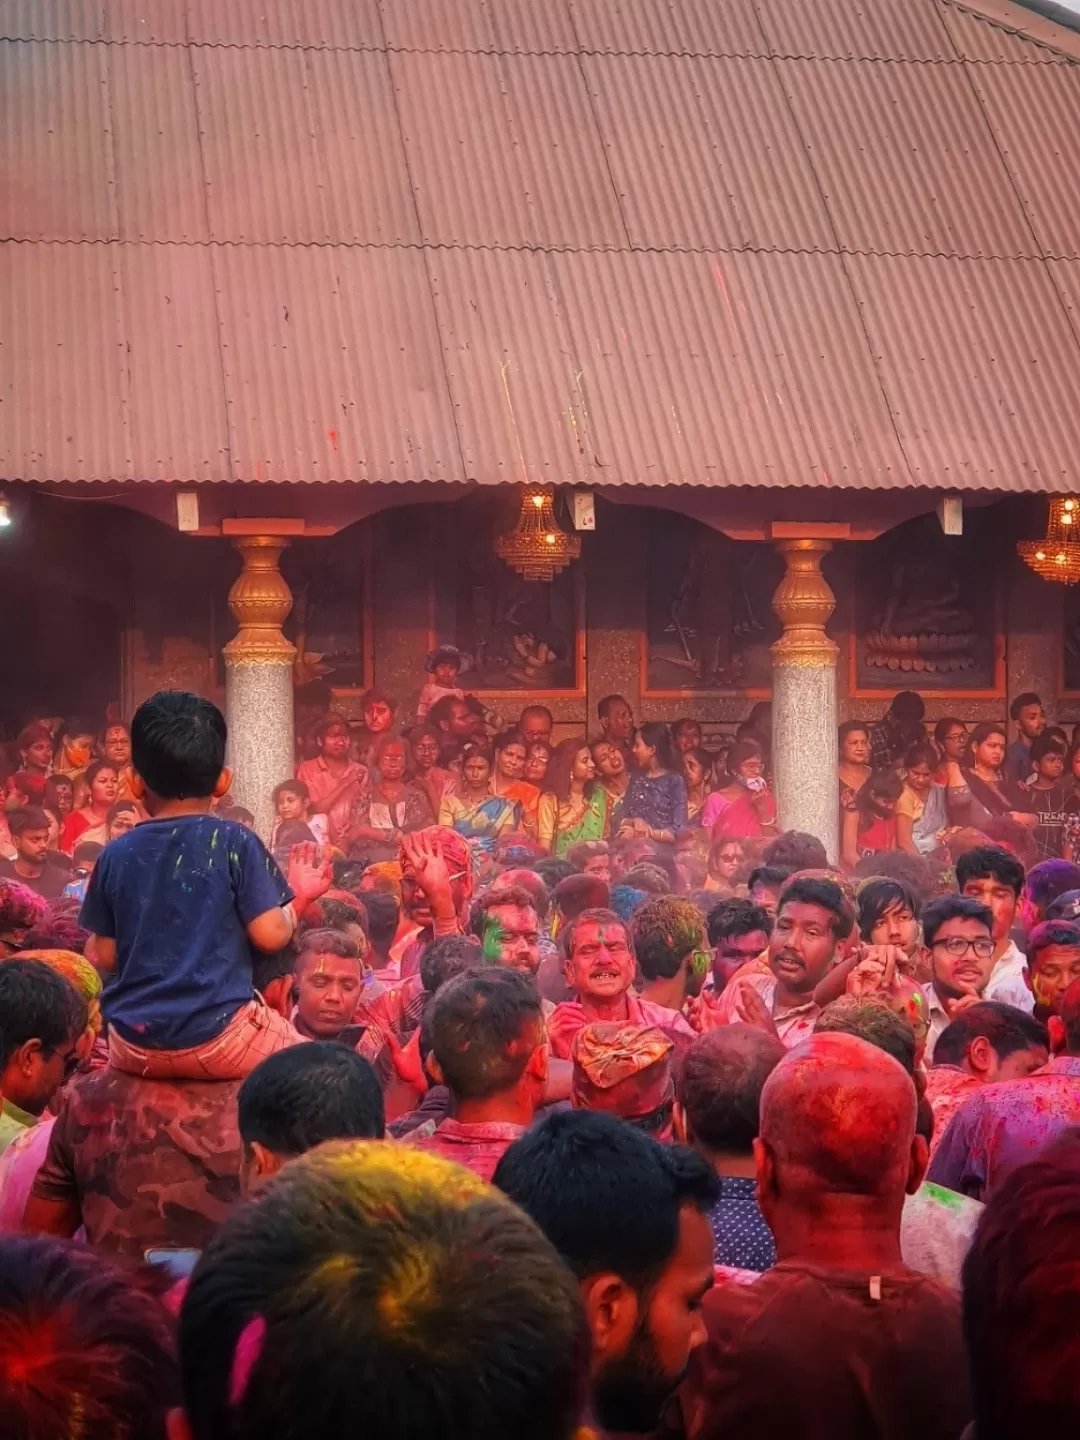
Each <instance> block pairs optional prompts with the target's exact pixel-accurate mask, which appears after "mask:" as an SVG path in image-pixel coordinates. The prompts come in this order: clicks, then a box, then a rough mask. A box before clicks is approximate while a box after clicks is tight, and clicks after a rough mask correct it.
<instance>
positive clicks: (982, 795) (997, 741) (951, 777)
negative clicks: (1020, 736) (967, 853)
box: [945, 720, 1038, 830]
mask: <svg viewBox="0 0 1080 1440" xmlns="http://www.w3.org/2000/svg"><path fill="white" fill-rule="evenodd" d="M1008 745H1009V737H1008V734H1007V732H1006V730H1005V727H1004V725H999V724H998V723H997V722H996V721H994V720H986V721H984V722H983V723H982V724H981V725H976V726H975V728H974V730H972V732H971V734H970V735H969V736H968V742H967V749H966V751H965V752H964V760H963V763H962V764H957V763H956V761H955V760H949V761H948V762H947V763H946V777H947V779H946V787H945V799H946V802H947V804H948V809H949V824H950V825H965V826H970V827H972V828H974V829H976V830H982V829H984V828H985V826H986V824H987V822H988V821H990V820H994V819H997V818H998V817H999V816H1002V815H1007V816H1008V817H1009V818H1010V819H1012V820H1015V821H1016V822H1017V824H1019V825H1023V826H1024V827H1025V828H1026V829H1028V830H1032V829H1034V828H1035V826H1036V824H1037V823H1038V816H1037V815H1035V814H1034V812H1033V811H1032V809H1031V802H1030V800H1028V799H1027V798H1026V796H1024V795H1023V793H1022V792H1021V791H1019V790H1015V789H1014V787H1013V786H1012V784H1011V783H1010V782H1009V781H1008V780H1006V779H1005V777H1004V776H1003V774H1002V768H1001V767H1002V766H1003V765H1004V763H1005V752H1006V750H1007V749H1008Z"/></svg>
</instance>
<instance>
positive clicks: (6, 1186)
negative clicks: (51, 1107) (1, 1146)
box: [0, 1115, 56, 1235]
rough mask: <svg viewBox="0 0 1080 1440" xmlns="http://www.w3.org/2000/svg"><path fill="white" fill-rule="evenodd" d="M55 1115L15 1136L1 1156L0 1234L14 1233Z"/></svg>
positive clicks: (54, 1121) (40, 1162)
mask: <svg viewBox="0 0 1080 1440" xmlns="http://www.w3.org/2000/svg"><path fill="white" fill-rule="evenodd" d="M55 1124H56V1117H55V1116H53V1115H49V1116H47V1117H46V1118H45V1119H44V1120H40V1121H39V1122H38V1123H37V1124H36V1125H31V1126H30V1128H29V1129H28V1130H24V1131H23V1133H22V1134H21V1135H16V1137H15V1139H14V1140H12V1142H11V1144H10V1145H8V1146H7V1148H6V1149H5V1150H4V1153H3V1155H0V1235H17V1234H18V1233H19V1231H20V1230H21V1229H22V1218H23V1211H24V1210H25V1209H26V1202H27V1200H28V1199H29V1198H30V1188H31V1186H32V1185H33V1183H34V1177H35V1176H36V1175H37V1173H38V1171H39V1170H40V1169H41V1166H42V1164H43V1162H44V1160H45V1152H46V1151H47V1150H48V1148H49V1136H50V1135H51V1134H52V1128H53V1126H54V1125H55Z"/></svg>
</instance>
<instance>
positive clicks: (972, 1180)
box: [929, 1055, 1080, 1201]
mask: <svg viewBox="0 0 1080 1440" xmlns="http://www.w3.org/2000/svg"><path fill="white" fill-rule="evenodd" d="M1072 1125H1080V1055H1059V1056H1058V1057H1057V1058H1056V1059H1054V1060H1051V1061H1050V1063H1049V1065H1045V1066H1044V1067H1043V1068H1042V1069H1041V1070H1036V1071H1035V1073H1034V1074H1033V1075H1027V1076H1025V1077H1024V1078H1023V1079H1022V1080H1006V1081H1004V1082H1002V1083H1001V1084H998V1085H983V1086H982V1087H981V1088H980V1089H979V1090H978V1091H977V1092H976V1093H975V1094H974V1095H973V1096H972V1097H971V1099H970V1100H969V1101H968V1102H967V1104H966V1105H964V1106H963V1107H962V1108H961V1109H960V1110H958V1111H957V1113H956V1115H954V1116H953V1119H952V1121H951V1123H950V1125H949V1128H948V1129H947V1130H946V1131H945V1134H944V1136H943V1137H942V1140H941V1144H940V1145H939V1146H938V1148H937V1150H936V1151H935V1152H934V1158H933V1159H932V1160H931V1162H930V1172H929V1179H931V1180H933V1181H934V1182H935V1184H937V1185H944V1186H946V1187H947V1188H948V1189H949V1190H958V1191H959V1192H960V1193H961V1194H962V1195H970V1196H972V1197H973V1198H974V1199H976V1200H983V1201H985V1200H988V1199H989V1198H990V1195H991V1193H992V1191H993V1188H994V1186H995V1185H999V1184H1000V1183H1001V1181H1002V1180H1003V1179H1004V1178H1005V1176H1006V1175H1007V1174H1008V1173H1009V1172H1010V1171H1011V1170H1015V1169H1016V1167H1017V1166H1018V1165H1025V1164H1027V1162H1028V1161H1029V1160H1034V1159H1035V1158H1036V1156H1037V1155H1038V1154H1039V1152H1040V1151H1041V1150H1043V1149H1045V1147H1046V1146H1047V1145H1049V1144H1050V1143H1051V1141H1053V1140H1056V1139H1057V1137H1058V1136H1059V1135H1060V1134H1061V1132H1062V1131H1063V1130H1067V1129H1069V1127H1070V1126H1072Z"/></svg>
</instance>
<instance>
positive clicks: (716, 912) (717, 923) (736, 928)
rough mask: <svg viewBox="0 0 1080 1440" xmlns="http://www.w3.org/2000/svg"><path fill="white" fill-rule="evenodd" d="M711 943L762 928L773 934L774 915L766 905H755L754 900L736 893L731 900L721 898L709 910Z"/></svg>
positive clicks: (768, 933) (715, 943)
mask: <svg viewBox="0 0 1080 1440" xmlns="http://www.w3.org/2000/svg"><path fill="white" fill-rule="evenodd" d="M708 924H709V944H710V945H718V944H719V943H720V941H721V940H727V939H730V938H732V937H734V936H738V935H752V934H753V933H754V931H755V930H762V931H764V933H765V934H766V935H767V936H768V935H771V934H772V928H773V922H772V916H771V915H770V914H769V912H768V911H767V910H766V909H765V907H764V905H755V904H754V902H753V901H752V900H743V899H742V898H741V897H739V896H737V895H735V896H733V897H732V898H731V899H730V900H721V901H720V902H719V904H716V905H714V906H713V907H712V909H711V910H710V911H709V918H708Z"/></svg>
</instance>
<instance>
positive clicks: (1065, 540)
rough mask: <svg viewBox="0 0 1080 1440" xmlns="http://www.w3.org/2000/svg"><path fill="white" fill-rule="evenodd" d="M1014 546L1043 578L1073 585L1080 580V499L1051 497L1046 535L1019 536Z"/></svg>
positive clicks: (1021, 557)
mask: <svg viewBox="0 0 1080 1440" xmlns="http://www.w3.org/2000/svg"><path fill="white" fill-rule="evenodd" d="M1016 549H1017V552H1018V553H1019V556H1020V559H1021V560H1023V562H1024V564H1025V565H1030V566H1031V568H1032V570H1034V571H1035V574H1036V575H1041V576H1042V578H1043V579H1044V580H1057V581H1059V582H1060V583H1061V584H1062V585H1075V584H1076V582H1077V581H1078V580H1080V500H1071V499H1070V500H1066V499H1064V498H1063V497H1055V498H1054V499H1053V500H1051V501H1050V519H1049V521H1048V522H1047V526H1046V539H1045V540H1021V541H1020V543H1019V544H1018V545H1017V547H1016Z"/></svg>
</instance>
